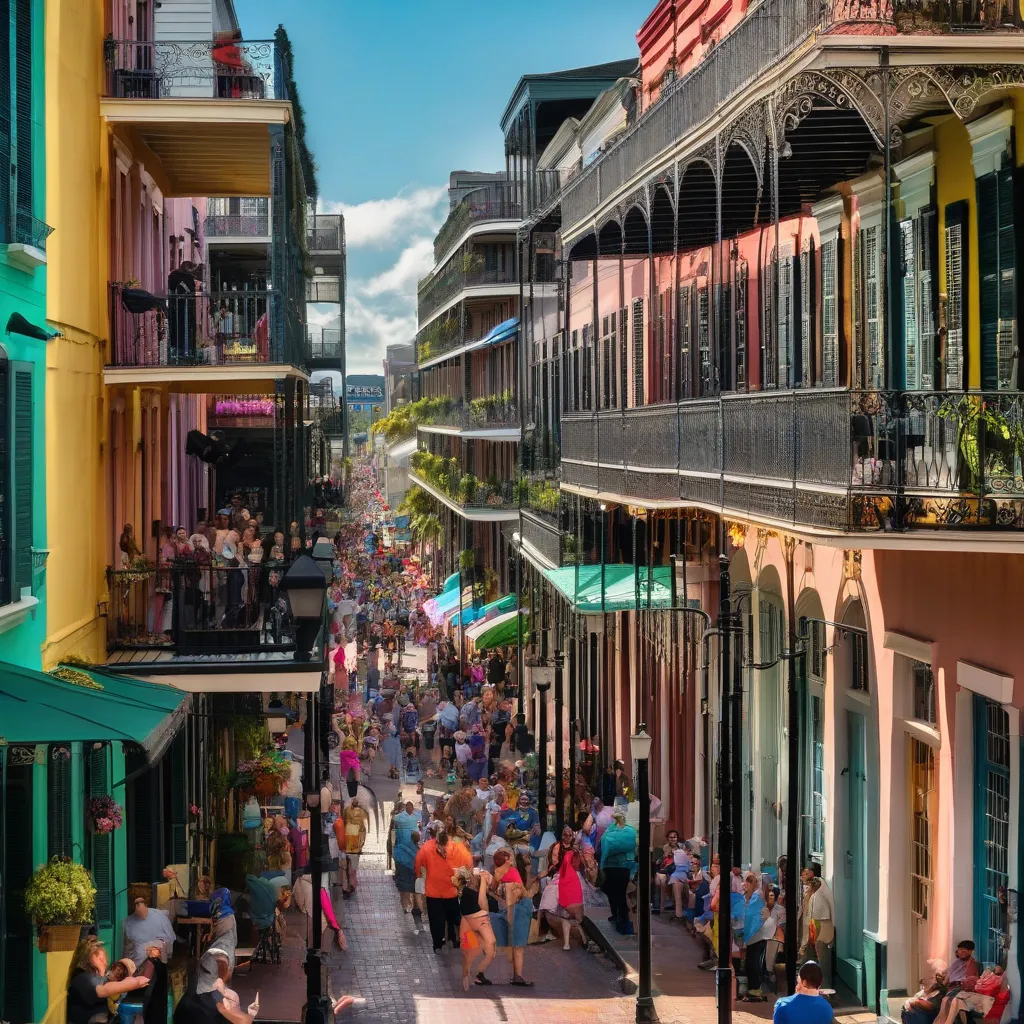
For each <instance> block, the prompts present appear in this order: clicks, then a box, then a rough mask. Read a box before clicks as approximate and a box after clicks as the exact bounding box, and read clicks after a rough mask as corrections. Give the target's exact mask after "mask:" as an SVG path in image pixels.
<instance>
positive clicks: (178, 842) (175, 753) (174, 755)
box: [170, 731, 188, 864]
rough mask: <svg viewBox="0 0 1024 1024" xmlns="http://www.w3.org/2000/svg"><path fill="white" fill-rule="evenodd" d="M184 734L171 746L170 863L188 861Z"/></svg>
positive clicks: (176, 738) (180, 734) (178, 736)
mask: <svg viewBox="0 0 1024 1024" xmlns="http://www.w3.org/2000/svg"><path fill="white" fill-rule="evenodd" d="M185 758H186V750H185V733H184V731H182V732H179V733H178V735H177V736H175V738H174V743H173V744H172V746H171V758H170V761H171V849H170V854H171V863H172V864H184V863H185V862H186V861H187V860H188V792H187V790H188V785H187V778H186V766H185Z"/></svg>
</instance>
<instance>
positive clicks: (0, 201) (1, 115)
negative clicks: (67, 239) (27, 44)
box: [0, 0, 15, 242]
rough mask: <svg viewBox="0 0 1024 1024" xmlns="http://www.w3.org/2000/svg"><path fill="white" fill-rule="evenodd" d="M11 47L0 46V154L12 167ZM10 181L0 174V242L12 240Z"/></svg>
mask: <svg viewBox="0 0 1024 1024" xmlns="http://www.w3.org/2000/svg"><path fill="white" fill-rule="evenodd" d="M10 24H11V0H0V25H5V26H8V31H7V32H6V34H5V36H4V38H5V39H7V40H8V41H9V40H10V29H9V26H10ZM12 135H13V133H12V131H11V47H10V43H9V42H8V45H6V46H0V153H2V154H3V155H4V156H6V157H7V158H8V161H9V162H10V163H11V164H12V165H13V163H14V159H15V155H14V153H12V152H11V143H12ZM11 181H12V176H11V175H10V174H0V242H9V241H12V240H13V232H12V231H11V227H12V223H11Z"/></svg>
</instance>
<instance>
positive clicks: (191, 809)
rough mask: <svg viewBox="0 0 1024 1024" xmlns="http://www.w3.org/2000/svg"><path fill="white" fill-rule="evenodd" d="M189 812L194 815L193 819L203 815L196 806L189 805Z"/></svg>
mask: <svg viewBox="0 0 1024 1024" xmlns="http://www.w3.org/2000/svg"><path fill="white" fill-rule="evenodd" d="M188 812H189V814H191V815H192V817H193V818H198V817H199V815H200V814H201V813H202V812H201V811H200V810H199V808H198V807H197V806H196V805H195V804H189V805H188Z"/></svg>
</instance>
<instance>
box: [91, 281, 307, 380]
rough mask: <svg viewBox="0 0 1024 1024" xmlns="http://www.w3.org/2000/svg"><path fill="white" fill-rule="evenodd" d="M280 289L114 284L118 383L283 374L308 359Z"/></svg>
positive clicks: (113, 365) (112, 363)
mask: <svg viewBox="0 0 1024 1024" xmlns="http://www.w3.org/2000/svg"><path fill="white" fill-rule="evenodd" d="M281 312H282V311H281V309H280V296H279V295H278V294H277V293H276V292H273V291H231V292H202V291H199V292H191V291H189V292H185V293H174V294H165V295H154V294H152V293H150V292H147V291H144V290H142V289H141V288H131V287H126V286H124V285H120V284H113V285H111V287H110V323H111V340H110V352H109V356H108V360H107V376H108V377H109V378H110V379H111V381H113V379H114V377H116V378H117V379H118V380H121V381H124V382H128V381H130V380H132V379H135V378H138V379H142V378H143V377H145V378H147V379H148V378H150V377H152V378H153V379H157V378H161V377H164V376H168V371H174V373H173V374H171V376H178V377H182V378H183V379H195V380H196V381H198V380H200V379H209V380H211V381H216V380H218V379H219V380H227V379H238V380H244V379H249V378H252V379H254V380H255V379H277V378H278V377H284V376H290V375H292V374H293V373H295V372H301V371H302V368H303V367H305V366H306V364H307V352H306V350H305V346H303V345H302V344H301V341H302V335H301V334H299V333H298V332H297V330H296V329H295V325H294V324H292V323H290V321H289V319H288V318H287V317H286V316H283V315H280V314H281Z"/></svg>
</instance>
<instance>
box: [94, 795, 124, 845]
mask: <svg viewBox="0 0 1024 1024" xmlns="http://www.w3.org/2000/svg"><path fill="white" fill-rule="evenodd" d="M89 820H90V822H91V823H92V830H93V832H95V833H96V834H97V835H100V836H102V835H108V834H109V833H111V832H113V831H114V830H115V829H119V828H120V827H121V826H122V825H123V824H124V810H123V808H122V807H121V805H120V804H119V803H116V802H115V801H114V798H113V797H112V796H95V797H93V798H92V799H91V800H90V801H89Z"/></svg>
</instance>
